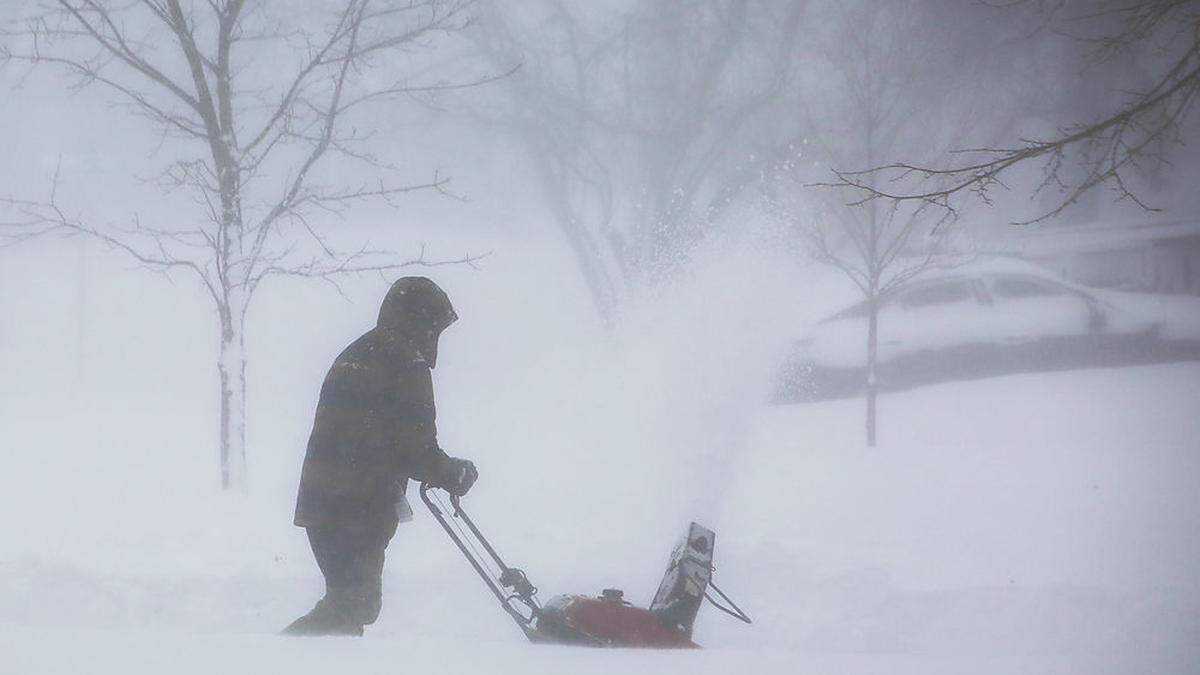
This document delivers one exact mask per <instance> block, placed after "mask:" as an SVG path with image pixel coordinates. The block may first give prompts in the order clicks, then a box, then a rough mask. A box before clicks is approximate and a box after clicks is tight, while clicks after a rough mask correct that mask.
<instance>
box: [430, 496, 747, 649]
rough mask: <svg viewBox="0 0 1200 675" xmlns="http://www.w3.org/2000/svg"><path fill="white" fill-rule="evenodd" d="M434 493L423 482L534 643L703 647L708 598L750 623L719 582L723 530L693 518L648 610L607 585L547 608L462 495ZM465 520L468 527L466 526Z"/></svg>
mask: <svg viewBox="0 0 1200 675" xmlns="http://www.w3.org/2000/svg"><path fill="white" fill-rule="evenodd" d="M433 490H434V488H433V487H432V486H430V485H428V484H422V485H421V501H423V502H425V506H427V507H429V511H430V513H432V514H433V517H434V518H435V519H437V521H438V523H439V524H440V525H441V526H442V529H444V530H445V531H446V534H448V535H450V539H451V541H453V542H454V544H455V545H456V546H458V549H459V550H460V551H462V554H463V555H464V556H465V557H466V558H467V562H469V563H470V564H471V566H472V567H474V568H475V571H476V572H477V573H478V574H479V576H480V577H481V578H482V579H483V582H484V583H485V584H486V585H487V587H488V589H489V590H491V592H492V594H494V595H495V596H496V598H497V599H498V600H499V601H500V606H501V607H503V608H504V611H506V612H508V614H509V616H511V617H512V618H513V620H514V621H515V622H516V623H517V626H518V627H519V628H520V629H521V631H522V632H524V633H525V636H526V637H527V638H529V640H530V641H531V642H536V643H554V644H567V645H580V646H589V647H644V648H697V647H699V645H697V644H696V643H695V642H693V641H692V624H693V623H695V621H696V613H697V612H699V611H700V604H701V601H702V600H704V599H707V600H708V601H709V602H711V603H712V604H713V606H714V607H716V608H717V609H720V610H721V611H723V612H725V613H727V614H729V615H731V616H733V617H735V618H737V619H739V620H741V621H744V622H746V623H750V617H748V616H746V613H745V612H743V611H742V610H741V609H740V608H738V606H737V605H736V604H734V602H733V601H732V600H730V599H729V596H727V595H725V594H724V593H722V592H721V589H719V588H717V587H716V585H715V584H713V583H712V572H713V569H714V568H713V565H712V561H713V543H714V541H715V539H716V534H714V533H713V531H712V530H709V529H708V528H706V527H703V526H701V525H698V524H696V523H692V524H691V526H690V527H689V528H688V532H687V536H685V537H684V539H683V540H682V541H681V542H680V543H679V545H678V546H676V547H675V550H674V552H672V554H671V561H670V564H669V565H668V567H667V573H666V574H665V575H664V576H663V580H662V583H660V584H659V586H658V592H657V593H655V594H654V600H653V601H652V602H651V603H650V608H649V609H645V608H642V607H635V606H633V605H632V604H630V603H628V602H626V601H625V599H624V597H623V593H622V592H621V591H620V590H618V589H615V588H606V589H604V590H603V591H601V593H600V595H599V596H597V597H591V596H583V595H559V596H556V597H554V598H552V599H550V600H549V601H548V602H546V603H545V604H544V605H543V604H541V603H539V602H538V600H537V598H536V597H535V596H536V595H537V588H535V587H534V585H533V584H532V583H530V582H529V579H528V578H527V577H526V576H525V572H523V571H521V570H520V569H518V568H516V567H509V566H508V565H506V564H505V563H504V561H503V560H502V559H501V558H500V555H499V554H498V553H496V549H494V548H492V545H491V543H490V542H488V540H487V538H486V537H484V536H483V533H481V532H480V531H479V528H478V527H476V526H475V522H474V521H472V520H471V518H470V516H468V515H467V514H466V512H465V511H463V508H462V504H461V503H459V499H458V497H455V496H450V506H449V507H447V506H446V504H445V503H443V502H442V500H441V498H440V497H439V496H438V495H437V494H435V493H434V492H433ZM447 512H449V513H447ZM460 522H461V523H462V524H463V525H465V526H466V529H465V530H464V529H463V527H462V526H460V525H459V523H460ZM480 549H482V551H481V550H480ZM710 588H711V589H712V590H713V591H714V592H716V593H717V594H718V595H719V596H720V597H721V599H722V600H723V601H724V602H725V603H727V605H723V604H721V603H718V602H717V601H716V600H714V599H713V597H712V596H711V595H709V593H708V591H709V589H710Z"/></svg>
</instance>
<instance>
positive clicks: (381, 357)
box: [295, 278, 456, 527]
mask: <svg viewBox="0 0 1200 675" xmlns="http://www.w3.org/2000/svg"><path fill="white" fill-rule="evenodd" d="M417 279H419V278H417ZM405 281H408V280H407V279H404V280H401V282H405ZM423 281H425V282H428V286H431V287H432V288H433V289H435V290H436V293H437V294H440V299H439V298H435V300H438V302H443V301H444V309H441V308H436V307H435V309H436V311H433V310H430V309H429V307H428V305H430V302H428V298H427V297H424V296H426V295H428V294H429V293H431V292H432V291H430V290H429V289H428V288H427V287H425V286H423V285H421V284H419V283H416V285H415V287H414V284H407V285H406V284H402V283H401V282H397V284H396V285H395V286H393V288H392V289H391V291H389V293H388V297H387V298H386V299H385V300H384V304H383V308H382V309H381V310H380V315H379V323H378V324H377V325H376V327H375V328H374V329H372V330H371V331H369V332H367V333H366V334H365V335H363V336H362V337H360V338H359V339H357V340H355V341H354V343H353V344H351V345H350V346H349V347H347V348H346V349H345V351H343V352H342V353H341V355H339V356H338V358H337V360H336V361H334V363H333V367H331V368H330V369H329V373H328V374H327V375H326V376H325V381H324V383H323V384H322V385H321V395H320V400H319V402H318V403H317V412H316V420H315V421H314V423H313V430H312V435H311V436H310V437H309V440H308V449H307V452H306V454H305V457H304V467H303V469H302V471H301V477H300V490H299V495H298V496H297V499H296V516H295V523H296V525H299V526H301V527H311V526H316V525H328V524H335V523H345V522H348V521H361V520H376V519H380V520H386V519H387V518H388V517H389V516H390V514H391V512H392V510H393V509H394V508H395V503H396V501H397V499H399V498H400V495H401V494H402V493H403V490H404V488H405V486H406V484H407V481H408V479H410V478H412V479H416V480H420V481H426V480H428V481H436V480H438V479H439V478H440V475H441V473H442V472H444V471H445V470H446V463H447V461H448V457H447V455H446V453H445V452H443V451H442V450H441V448H439V447H438V444H437V428H436V424H435V418H436V412H435V409H434V404H433V383H432V379H431V373H430V368H431V366H432V365H434V363H435V362H436V344H437V337H438V334H440V333H441V331H442V330H443V329H444V328H445V327H446V326H447V325H449V324H450V323H451V322H453V320H454V319H455V318H456V317H455V316H454V314H453V310H452V309H450V308H449V301H448V300H445V295H444V294H443V293H441V289H438V288H437V287H436V286H434V285H433V284H432V282H429V281H428V280H427V279H426V280H423ZM433 304H434V305H437V304H438V303H437V302H435V303H433ZM416 305H419V306H416ZM431 312H432V315H431ZM447 313H448V314H447Z"/></svg>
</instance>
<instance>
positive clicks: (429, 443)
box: [393, 364, 449, 483]
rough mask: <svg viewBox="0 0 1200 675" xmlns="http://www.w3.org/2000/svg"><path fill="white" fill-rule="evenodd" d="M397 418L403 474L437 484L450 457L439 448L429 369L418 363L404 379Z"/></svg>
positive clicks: (398, 449) (397, 435)
mask: <svg viewBox="0 0 1200 675" xmlns="http://www.w3.org/2000/svg"><path fill="white" fill-rule="evenodd" d="M397 394H398V395H397V397H396V408H395V410H394V413H393V414H394V419H395V420H396V421H397V428H396V435H395V451H396V458H397V460H398V464H399V470H400V473H401V474H403V475H405V476H408V477H410V478H412V479H413V480H417V481H421V482H433V483H437V482H438V481H440V480H441V478H442V476H443V474H444V473H445V470H446V465H447V460H448V459H449V457H448V456H447V455H446V453H445V452H444V451H443V450H442V449H441V448H440V447H438V442H437V409H436V407H435V406H434V402H433V378H432V376H431V373H430V372H429V368H428V367H425V366H424V365H421V364H414V367H413V368H411V369H406V372H404V373H403V374H402V375H401V378H400V387H399V391H398V392H397Z"/></svg>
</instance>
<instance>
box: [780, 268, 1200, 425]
mask: <svg viewBox="0 0 1200 675" xmlns="http://www.w3.org/2000/svg"><path fill="white" fill-rule="evenodd" d="M867 317H868V306H867V303H866V302H865V301H864V302H860V303H857V304H855V305H851V306H849V307H846V308H845V309H843V310H841V311H839V312H837V313H835V314H833V315H832V316H830V317H828V318H827V319H825V320H823V321H821V322H819V323H818V324H817V325H815V326H814V327H813V329H812V330H811V332H810V333H809V334H808V335H807V336H806V337H804V338H803V339H801V340H800V341H798V342H797V344H796V347H795V350H794V353H793V355H792V357H791V359H790V360H789V362H788V363H787V364H786V365H785V368H784V373H783V377H782V379H781V382H780V385H779V389H778V392H777V399H778V400H779V401H805V400H817V399H824V398H836V397H840V396H849V395H852V394H856V393H859V392H861V391H863V389H864V388H865V383H866V360H867V344H866V343H867ZM1196 359H1200V298H1194V297H1190V296H1161V295H1153V294H1141V293H1121V292H1114V291H1102V290H1099V289H1091V288H1087V287H1083V286H1079V285H1077V284H1072V283H1070V282H1068V281H1065V280H1063V279H1061V278H1059V277H1057V276H1055V275H1054V274H1052V273H1050V272H1048V271H1046V270H1044V269H1042V268H1040V267H1037V266H1036V265H1032V264H1030V263H1026V262H1023V261H1019V260H1015V259H991V260H986V261H976V262H973V263H969V264H966V265H963V266H960V267H955V268H952V269H948V270H938V271H934V272H930V273H928V274H926V275H925V276H922V277H919V278H918V279H916V280H914V281H912V282H910V283H908V284H906V285H904V286H903V287H902V288H900V289H899V290H897V291H896V292H894V293H892V294H890V295H889V296H888V297H886V298H884V299H883V305H882V307H881V308H880V311H879V340H878V365H877V367H876V380H877V382H878V384H879V388H880V390H881V391H887V390H897V389H906V388H910V387H914V386H919V385H922V384H930V383H934V382H943V381H949V380H963V379H974V378H980V377H988V376H993V375H1000V374H1006V373H1015V372H1032V371H1044V370H1063V369H1070V368H1091V367H1102V366H1117V365H1130V364H1137V363H1156V362H1166V361H1177V360H1196Z"/></svg>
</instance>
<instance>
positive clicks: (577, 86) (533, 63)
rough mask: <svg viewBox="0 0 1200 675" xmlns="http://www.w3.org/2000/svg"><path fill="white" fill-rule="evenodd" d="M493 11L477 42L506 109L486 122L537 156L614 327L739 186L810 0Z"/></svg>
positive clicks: (549, 198)
mask: <svg viewBox="0 0 1200 675" xmlns="http://www.w3.org/2000/svg"><path fill="white" fill-rule="evenodd" d="M521 7H522V9H523V10H525V11H523V12H522V13H521V16H519V17H518V16H516V15H515V13H511V12H509V13H506V12H503V11H502V8H503V5H499V4H494V5H493V6H491V8H490V11H489V12H487V13H486V14H485V20H484V21H482V22H481V26H480V30H479V31H478V32H477V35H478V37H479V42H480V46H481V48H482V49H483V50H484V51H485V53H487V54H488V55H489V56H490V58H492V59H493V61H494V63H496V64H497V65H498V66H500V67H503V66H505V65H507V64H511V63H516V62H520V63H522V64H523V66H522V68H521V70H520V72H519V73H517V74H516V76H514V77H512V78H509V79H508V80H507V81H506V82H505V89H506V90H507V92H508V94H509V98H510V105H508V106H506V108H505V109H504V110H503V111H501V112H500V113H499V114H493V115H492V116H491V118H490V120H489V121H491V122H492V123H494V124H498V125H500V126H502V127H503V128H505V129H507V130H508V131H510V132H512V133H514V134H515V135H516V137H517V138H519V139H520V140H521V141H522V142H523V143H524V145H525V147H526V148H527V149H528V151H529V156H530V158H531V161H532V165H533V168H534V172H535V175H536V176H537V177H538V179H539V182H540V183H541V186H542V190H543V194H544V196H545V200H546V204H547V205H548V206H549V208H550V211H551V213H552V214H553V216H554V217H555V219H556V220H557V221H558V225H559V227H560V228H561V230H562V232H563V233H564V235H565V236H566V238H567V241H568V242H569V244H570V245H571V247H572V250H573V251H574V253H575V256H576V259H577V260H578V262H579V265H580V269H581V270H582V272H583V275H584V279H585V281H586V282H587V284H588V287H589V289H590V290H591V292H592V296H593V298H594V300H595V304H596V306H597V309H598V310H599V312H600V314H601V316H602V317H604V318H605V319H609V318H611V316H612V314H613V313H614V311H615V310H616V308H617V307H618V305H619V304H620V302H621V301H622V299H623V298H624V297H626V296H627V295H628V293H629V292H630V291H631V290H634V289H636V288H638V287H640V286H643V285H645V284H648V283H653V282H654V281H655V280H657V279H661V278H663V277H664V276H667V275H669V274H671V272H672V271H673V270H675V269H678V268H679V267H680V266H681V265H682V264H683V263H685V262H686V260H687V258H688V255H689V252H690V251H691V249H692V248H693V247H694V246H695V245H696V243H697V242H699V241H700V240H701V239H703V237H704V236H705V234H706V233H707V232H708V231H710V230H711V228H712V226H713V224H714V222H715V221H716V219H717V218H718V217H719V216H720V215H721V213H722V211H723V209H724V208H725V206H727V205H728V203H729V202H730V201H731V199H732V197H733V194H734V193H735V192H736V189H733V185H735V183H736V184H737V185H738V186H739V187H742V186H744V185H745V184H747V182H745V181H743V182H741V183H737V182H736V181H734V180H732V179H733V175H734V173H735V172H734V167H736V166H737V165H738V163H739V162H741V161H746V160H747V158H748V155H749V154H750V152H751V150H750V148H749V147H748V146H747V145H746V136H745V134H744V132H745V130H746V129H747V126H748V125H750V124H751V123H752V122H753V121H754V119H755V118H754V116H755V114H757V113H759V112H760V111H762V110H763V109H764V108H765V107H766V106H767V105H768V104H769V102H770V101H771V99H772V97H773V96H774V95H775V94H777V93H778V92H779V91H780V89H781V88H782V86H783V85H784V83H785V82H786V81H787V78H788V76H789V74H790V71H789V67H790V66H791V65H792V64H791V63H790V62H789V61H788V59H787V58H786V55H787V53H788V52H789V51H790V49H791V44H792V42H793V41H794V40H795V38H796V36H797V34H798V31H799V17H800V13H801V12H800V10H801V9H802V7H803V3H785V4H780V3H774V2H761V1H757V0H704V1H703V2H696V3H683V4H681V3H663V2H651V1H648V0H647V1H642V2H635V3H632V5H630V6H628V7H626V8H622V9H620V10H616V11H614V10H612V9H611V8H610V9H607V10H601V8H598V7H596V6H594V5H592V4H589V3H578V2H575V3H572V2H568V1H567V0H545V1H544V2H539V3H537V8H538V11H536V12H530V11H529V5H528V4H522V5H521Z"/></svg>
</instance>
